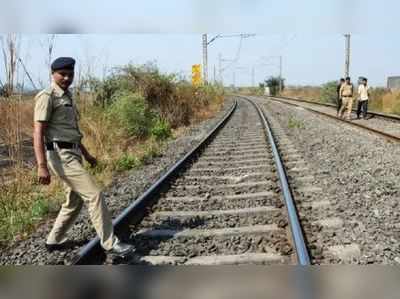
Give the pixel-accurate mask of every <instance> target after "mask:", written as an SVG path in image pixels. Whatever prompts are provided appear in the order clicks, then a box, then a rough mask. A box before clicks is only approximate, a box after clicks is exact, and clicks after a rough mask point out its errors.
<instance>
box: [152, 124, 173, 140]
mask: <svg viewBox="0 0 400 299" xmlns="http://www.w3.org/2000/svg"><path fill="white" fill-rule="evenodd" d="M171 134H172V132H171V126H170V125H169V123H168V122H167V121H165V120H162V119H158V120H157V121H156V122H155V123H154V125H153V127H152V128H151V135H152V136H154V138H155V139H156V140H165V139H167V138H169V137H171Z"/></svg>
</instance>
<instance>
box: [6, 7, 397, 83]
mask: <svg viewBox="0 0 400 299" xmlns="http://www.w3.org/2000/svg"><path fill="white" fill-rule="evenodd" d="M1 1H4V3H2V5H3V6H2V7H5V9H3V10H2V11H1V12H0V29H1V31H0V32H2V33H3V34H6V33H8V32H18V33H21V34H22V35H21V36H22V40H21V51H20V53H21V58H22V59H23V61H24V62H25V64H26V67H27V69H28V71H29V72H30V73H31V75H32V77H33V78H34V81H35V82H37V81H40V80H41V81H45V80H46V78H47V67H46V64H45V50H44V47H43V44H44V43H45V42H44V41H45V40H46V38H47V37H46V34H47V33H55V34H57V35H56V43H55V48H54V57H57V56H73V57H75V58H76V59H77V61H78V66H79V67H81V68H82V69H87V66H88V65H90V66H91V69H92V71H93V72H94V73H95V74H96V75H97V76H99V77H101V76H103V74H104V73H106V72H105V70H109V69H110V68H111V67H113V66H118V65H123V64H126V63H129V62H132V63H135V64H143V63H146V62H148V61H156V62H157V64H158V66H159V68H160V69H161V71H163V72H176V73H181V74H183V75H186V76H189V75H190V70H191V65H192V64H198V63H202V47H201V39H202V38H201V35H202V34H203V33H208V37H209V39H210V38H212V37H213V36H215V35H217V34H236V33H254V34H256V35H255V36H253V37H249V38H246V39H243V40H242V43H241V47H240V38H237V37H236V38H235V37H233V38H221V39H217V40H215V42H213V43H212V44H211V45H210V46H209V51H208V53H209V78H210V79H213V77H214V76H213V75H214V66H215V68H216V70H217V73H218V55H219V54H221V55H222V58H223V59H224V60H229V59H234V58H235V57H236V58H238V59H237V61H236V63H230V62H223V68H226V67H227V66H229V65H230V67H228V68H226V69H225V71H224V72H223V81H224V83H225V84H232V83H234V82H235V84H236V85H238V86H249V85H251V84H252V69H253V68H254V74H255V83H259V82H261V81H263V80H264V79H266V78H267V77H269V76H271V75H278V74H279V59H278V58H277V56H282V61H283V69H282V70H283V77H284V78H285V79H286V83H287V84H289V85H319V84H323V83H326V82H327V81H331V80H336V79H337V78H339V77H341V76H343V73H344V59H345V39H344V36H343V33H351V34H352V40H351V66H350V73H351V76H352V77H353V79H356V78H357V77H358V76H365V77H368V78H369V79H370V84H371V85H373V86H385V85H386V80H387V77H388V76H391V75H400V60H399V59H398V53H400V40H398V39H397V40H396V38H395V37H396V36H397V35H398V33H397V32H396V31H397V30H398V28H399V25H400V24H399V18H398V16H397V12H398V11H400V2H398V1H394V0H386V1H379V2H378V1H368V0H364V1H358V0H353V1H351V0H347V1H344V0H326V1H317V0H309V1H298V0H294V1H289V0H281V1H263V0H246V1H245V0H230V1H225V0H219V1H209V0H203V1H200V0H193V1H190V0H169V1H158V0H147V1H134V0H131V1H120V0H115V1H93V0H87V1H80V2H79V1H76V0H70V1H68V2H66V1H64V2H60V3H55V2H54V1H47V0H36V1H33V0H26V1H25V2H24V3H22V2H21V1H14V2H11V1H8V2H6V1H5V0H1ZM22 4H23V6H22ZM22 7H23V9H21V8H22ZM239 47H240V55H239V56H238V55H237V53H238V52H239ZM2 68H3V65H2V64H1V65H0V78H2V79H4V77H2V76H3V71H2ZM22 79H24V78H23V76H22V75H21V76H20V80H22ZM39 79H40V80H39ZM25 80H26V78H25Z"/></svg>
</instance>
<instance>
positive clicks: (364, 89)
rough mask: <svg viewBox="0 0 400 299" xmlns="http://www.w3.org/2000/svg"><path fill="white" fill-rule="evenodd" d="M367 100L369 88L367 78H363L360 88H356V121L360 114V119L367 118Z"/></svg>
mask: <svg viewBox="0 0 400 299" xmlns="http://www.w3.org/2000/svg"><path fill="white" fill-rule="evenodd" d="M368 99H369V86H368V80H367V78H363V79H362V81H361V84H360V86H358V106H357V119H360V115H361V112H362V117H363V118H364V119H366V118H367V112H368Z"/></svg>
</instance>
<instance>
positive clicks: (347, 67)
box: [344, 34, 350, 77]
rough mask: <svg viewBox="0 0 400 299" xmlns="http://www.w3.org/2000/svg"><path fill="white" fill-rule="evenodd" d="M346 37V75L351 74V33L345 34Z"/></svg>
mask: <svg viewBox="0 0 400 299" xmlns="http://www.w3.org/2000/svg"><path fill="white" fill-rule="evenodd" d="M344 36H345V38H346V60H345V68H344V76H345V77H349V76H350V34H345V35H344Z"/></svg>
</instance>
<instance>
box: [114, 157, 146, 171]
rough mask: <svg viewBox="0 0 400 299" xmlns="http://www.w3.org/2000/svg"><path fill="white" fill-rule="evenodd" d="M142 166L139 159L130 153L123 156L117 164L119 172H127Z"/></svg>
mask: <svg viewBox="0 0 400 299" xmlns="http://www.w3.org/2000/svg"><path fill="white" fill-rule="evenodd" d="M139 165H140V161H139V159H138V158H137V157H136V156H134V155H132V154H129V153H125V154H123V155H122V156H121V157H120V158H119V159H118V160H117V161H116V163H115V168H116V170H117V171H126V170H130V169H132V168H134V167H137V166H139Z"/></svg>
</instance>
